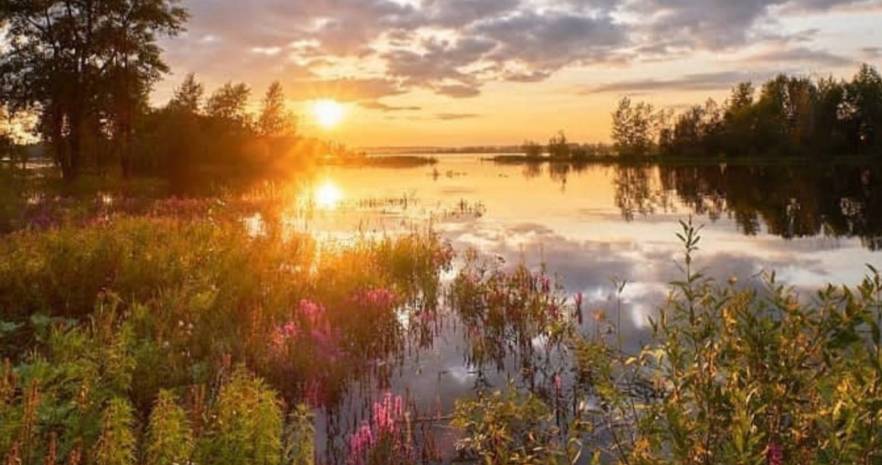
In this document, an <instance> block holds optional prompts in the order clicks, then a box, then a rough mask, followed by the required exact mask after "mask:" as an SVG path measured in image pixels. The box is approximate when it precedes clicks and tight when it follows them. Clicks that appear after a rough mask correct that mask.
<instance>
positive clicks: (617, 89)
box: [154, 0, 882, 146]
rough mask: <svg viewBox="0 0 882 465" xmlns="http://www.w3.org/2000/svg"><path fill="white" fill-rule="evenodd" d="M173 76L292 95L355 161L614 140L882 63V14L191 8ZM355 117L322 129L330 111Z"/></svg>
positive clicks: (841, 1)
mask: <svg viewBox="0 0 882 465" xmlns="http://www.w3.org/2000/svg"><path fill="white" fill-rule="evenodd" d="M184 5H185V6H187V7H188V8H189V10H190V13H191V15H192V18H191V20H190V24H189V26H188V31H187V33H186V34H184V35H182V36H179V37H176V38H173V39H168V40H167V41H165V43H164V44H163V45H164V46H165V48H166V54H167V55H166V56H167V59H168V61H169V63H170V65H171V66H172V71H173V73H172V74H171V75H169V76H168V77H167V78H166V80H165V81H163V82H162V83H160V85H159V86H158V87H157V89H156V92H155V94H154V100H155V101H156V102H157V103H160V104H161V103H163V102H165V101H167V99H168V98H169V96H170V95H171V90H172V89H173V88H174V86H175V85H177V83H178V82H180V81H181V80H182V79H183V76H184V75H186V74H187V73H190V72H193V73H196V74H197V76H198V77H199V79H200V80H202V81H203V82H204V83H205V84H206V86H207V88H208V89H209V91H210V90H212V89H213V88H215V87H217V86H219V85H221V84H223V83H224V82H227V81H242V82H245V83H247V84H249V85H250V86H251V87H252V88H253V89H254V95H253V97H254V101H255V103H256V102H257V101H258V99H259V97H260V95H261V94H262V93H263V91H264V89H265V88H266V86H268V85H269V83H270V82H272V81H274V80H279V81H281V82H282V84H283V85H284V86H285V89H286V93H287V95H288V99H289V105H290V107H291V109H292V110H293V111H295V112H296V113H298V114H299V115H301V118H300V120H301V128H302V130H303V131H304V132H306V133H309V134H314V135H321V136H323V137H329V138H333V139H336V140H339V141H341V142H344V143H347V144H349V145H352V146H428V145H432V146H462V145H478V144H515V143H519V142H520V141H523V140H524V139H537V140H545V139H547V138H548V137H549V136H550V135H551V134H552V133H554V132H556V131H557V130H565V131H566V132H567V134H568V135H569V136H570V138H571V139H573V140H578V141H583V142H602V141H606V140H608V133H609V124H610V116H609V114H610V112H611V111H612V109H613V107H614V105H615V102H616V101H617V100H618V99H619V98H621V97H622V96H626V95H627V96H632V97H633V98H636V99H641V100H647V101H649V102H652V103H654V104H655V105H656V106H658V107H670V108H674V109H679V108H683V107H684V106H685V105H687V104H692V103H701V102H703V101H704V100H705V99H707V98H708V97H714V98H716V99H718V100H723V99H725V96H726V94H727V89H728V88H730V87H731V86H732V85H733V84H734V83H736V82H739V81H743V80H754V81H761V80H764V79H767V78H768V77H770V76H772V75H774V74H776V73H779V72H787V73H794V74H804V75H813V76H815V75H828V74H833V75H836V76H843V77H846V76H849V75H851V74H852V73H853V72H854V71H855V70H856V68H857V65H858V64H859V63H861V62H868V63H870V64H873V65H876V66H879V65H880V58H882V28H880V27H879V25H880V24H882V0H310V1H292V0H186V1H184ZM319 99H334V100H336V101H339V102H340V103H341V104H342V105H343V108H344V111H345V115H344V117H343V119H342V121H341V122H340V124H338V125H336V126H334V127H333V128H332V129H324V128H323V127H322V126H320V125H318V124H317V122H316V118H315V117H314V116H313V111H312V108H313V105H314V101H315V100H319Z"/></svg>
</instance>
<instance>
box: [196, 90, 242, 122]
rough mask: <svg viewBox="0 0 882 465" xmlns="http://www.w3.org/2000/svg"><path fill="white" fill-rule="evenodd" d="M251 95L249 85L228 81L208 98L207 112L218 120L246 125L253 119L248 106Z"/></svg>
mask: <svg viewBox="0 0 882 465" xmlns="http://www.w3.org/2000/svg"><path fill="white" fill-rule="evenodd" d="M250 96H251V89H249V88H248V86H247V85H245V84H235V85H233V84H232V83H229V82H228V83H226V84H224V85H223V86H222V87H221V88H220V89H218V90H216V91H215V92H214V93H213V94H211V97H209V98H208V102H207V103H206V105H205V113H206V115H207V116H208V117H209V118H211V119H214V120H216V121H218V122H223V123H228V124H232V125H238V126H246V125H248V124H250V120H251V117H250V116H249V115H248V111H247V108H246V107H247V105H248V98H249V97H250Z"/></svg>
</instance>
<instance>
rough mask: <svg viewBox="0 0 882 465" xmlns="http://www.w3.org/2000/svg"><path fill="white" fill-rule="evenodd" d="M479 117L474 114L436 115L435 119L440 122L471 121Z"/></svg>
mask: <svg viewBox="0 0 882 465" xmlns="http://www.w3.org/2000/svg"><path fill="white" fill-rule="evenodd" d="M480 116H481V115H478V114H475V113H438V114H436V115H435V119H439V120H441V121H456V120H461V119H472V118H478V117H480Z"/></svg>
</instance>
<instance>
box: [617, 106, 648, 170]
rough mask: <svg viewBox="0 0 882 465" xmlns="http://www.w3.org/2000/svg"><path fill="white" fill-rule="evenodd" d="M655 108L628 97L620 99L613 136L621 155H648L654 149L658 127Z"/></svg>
mask: <svg viewBox="0 0 882 465" xmlns="http://www.w3.org/2000/svg"><path fill="white" fill-rule="evenodd" d="M656 118H657V117H656V115H655V109H654V108H653V107H652V105H649V104H647V103H643V102H639V103H636V104H635V103H632V102H631V99H630V98H628V97H625V98H623V99H622V100H621V101H619V106H618V108H616V111H615V112H614V113H613V128H612V138H613V141H615V144H616V149H617V150H618V152H619V155H620V156H623V157H632V156H639V155H647V154H650V152H651V151H652V150H653V138H654V136H655V129H656Z"/></svg>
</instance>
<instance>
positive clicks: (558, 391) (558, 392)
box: [552, 374, 563, 397]
mask: <svg viewBox="0 0 882 465" xmlns="http://www.w3.org/2000/svg"><path fill="white" fill-rule="evenodd" d="M552 383H553V384H554V395H555V396H557V397H563V380H561V378H560V375H559V374H556V375H554V379H553V380H552Z"/></svg>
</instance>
